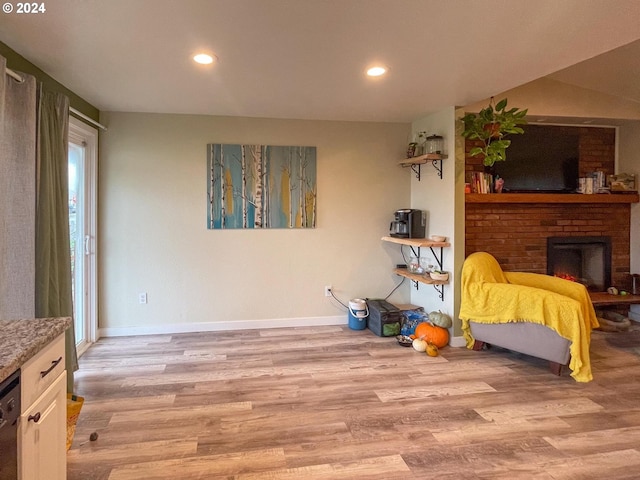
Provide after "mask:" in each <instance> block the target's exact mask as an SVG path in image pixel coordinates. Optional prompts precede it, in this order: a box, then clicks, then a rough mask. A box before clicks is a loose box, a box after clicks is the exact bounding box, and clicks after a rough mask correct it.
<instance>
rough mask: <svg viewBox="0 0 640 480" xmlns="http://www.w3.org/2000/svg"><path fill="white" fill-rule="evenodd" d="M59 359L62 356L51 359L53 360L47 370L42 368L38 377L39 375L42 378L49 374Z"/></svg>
mask: <svg viewBox="0 0 640 480" xmlns="http://www.w3.org/2000/svg"><path fill="white" fill-rule="evenodd" d="M61 361H62V357H60V358H59V359H57V360H53V361H52V362H51V366H50V367H49V368H48V369H47V370H42V371H41V372H40V377H41V378H44V377H46V376H47V375H49V374H50V373H51V371H52V370H53V369H54V368H56V367H57V366H58V364H59V363H60V362H61Z"/></svg>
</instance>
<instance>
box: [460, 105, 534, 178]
mask: <svg viewBox="0 0 640 480" xmlns="http://www.w3.org/2000/svg"><path fill="white" fill-rule="evenodd" d="M526 114H527V109H525V110H519V109H518V108H511V109H509V110H507V99H506V98H505V99H503V100H500V101H499V102H498V103H497V104H496V105H495V106H494V103H493V97H491V101H490V102H489V106H487V107H486V108H483V109H482V110H480V112H479V113H468V114H467V115H465V116H464V117H463V118H462V121H463V122H464V131H463V132H462V136H463V137H464V138H468V139H469V140H480V141H481V142H482V143H483V146H481V147H474V148H472V149H471V150H470V151H469V155H471V156H472V157H475V156H477V155H484V164H485V165H486V166H489V167H490V166H492V165H493V164H494V163H495V162H500V161H504V160H506V157H507V155H506V149H507V147H508V146H509V145H511V140H508V139H506V138H504V137H505V136H506V135H508V134H518V133H524V130H523V129H522V127H520V126H519V125H525V124H526V123H527V121H526V120H525V119H524V117H525V115H526Z"/></svg>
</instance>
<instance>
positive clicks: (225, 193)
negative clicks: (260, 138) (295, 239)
mask: <svg viewBox="0 0 640 480" xmlns="http://www.w3.org/2000/svg"><path fill="white" fill-rule="evenodd" d="M316 212H317V186H316V147H281V146H270V145H227V144H220V143H210V144H209V145H207V228H209V229H216V230H217V229H232V228H315V226H316Z"/></svg>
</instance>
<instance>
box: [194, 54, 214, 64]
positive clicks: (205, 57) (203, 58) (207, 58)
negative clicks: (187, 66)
mask: <svg viewBox="0 0 640 480" xmlns="http://www.w3.org/2000/svg"><path fill="white" fill-rule="evenodd" d="M193 60H194V61H196V62H198V63H201V64H202V65H209V64H210V63H213V62H214V60H216V58H215V57H214V56H212V55H209V54H207V53H198V54H197V55H194V56H193Z"/></svg>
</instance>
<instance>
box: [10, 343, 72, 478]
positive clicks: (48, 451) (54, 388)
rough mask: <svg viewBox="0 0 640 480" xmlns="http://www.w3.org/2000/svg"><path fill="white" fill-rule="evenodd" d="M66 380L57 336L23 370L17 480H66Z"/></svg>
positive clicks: (62, 347)
mask: <svg viewBox="0 0 640 480" xmlns="http://www.w3.org/2000/svg"><path fill="white" fill-rule="evenodd" d="M66 380H67V372H66V371H65V363H64V335H60V336H59V337H58V338H56V339H55V340H54V341H53V342H51V343H50V344H49V345H47V346H46V347H45V348H44V349H43V350H42V351H40V352H39V353H38V354H36V355H35V356H34V357H33V358H31V359H30V360H28V361H27V362H26V363H25V364H24V366H23V368H22V377H21V385H22V386H21V403H22V413H21V415H20V433H19V437H18V478H19V480H45V479H46V480H65V479H66V478H67V457H66V438H67V433H66V428H67V394H66V387H67V381H66Z"/></svg>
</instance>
